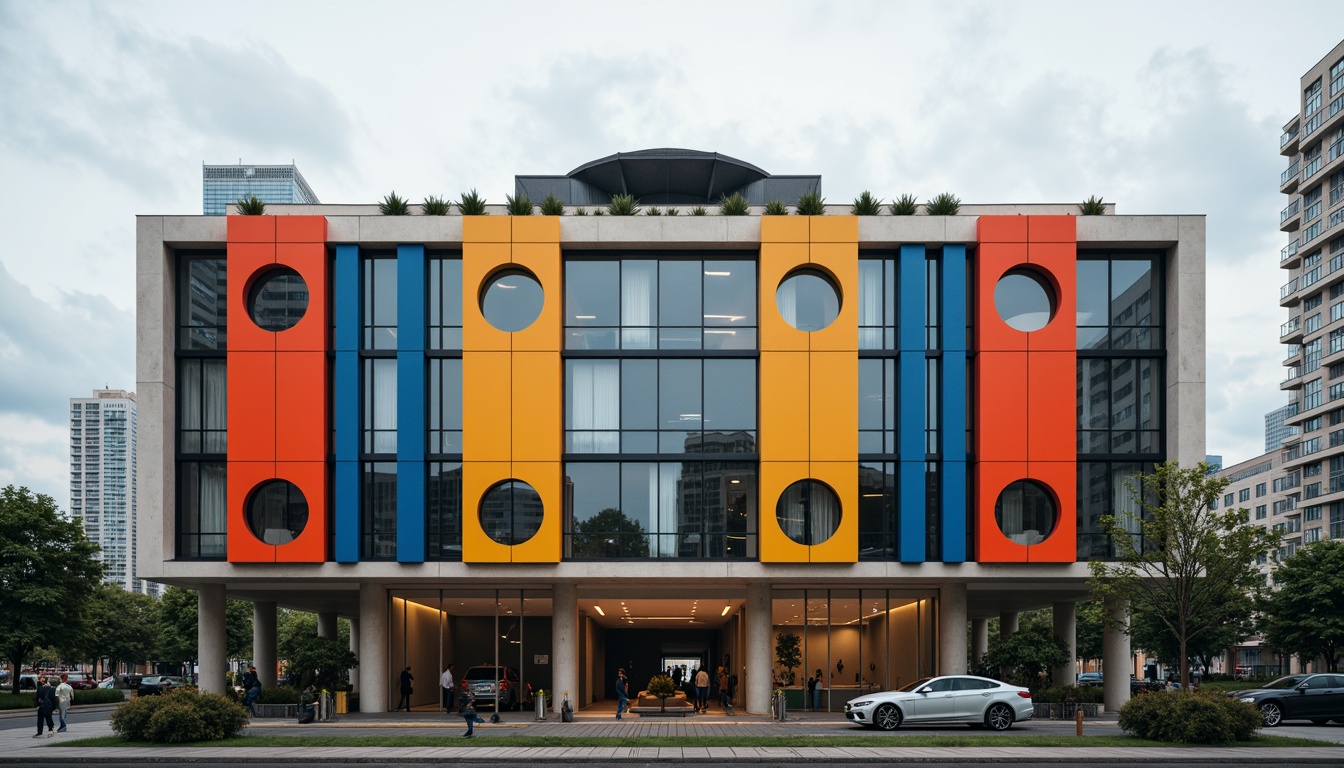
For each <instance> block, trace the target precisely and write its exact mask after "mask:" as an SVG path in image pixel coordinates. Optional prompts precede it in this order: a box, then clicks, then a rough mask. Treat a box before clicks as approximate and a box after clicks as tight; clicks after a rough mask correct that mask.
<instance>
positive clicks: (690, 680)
mask: <svg viewBox="0 0 1344 768" xmlns="http://www.w3.org/2000/svg"><path fill="white" fill-rule="evenodd" d="M698 670H699V668H698V667H691V669H690V671H688V672H687V673H686V679H685V681H686V700H687V701H689V702H690V703H691V706H693V707H695V711H696V712H699V711H700V704H699V701H700V697H699V696H697V695H696V693H695V673H696V672H697V671H698Z"/></svg>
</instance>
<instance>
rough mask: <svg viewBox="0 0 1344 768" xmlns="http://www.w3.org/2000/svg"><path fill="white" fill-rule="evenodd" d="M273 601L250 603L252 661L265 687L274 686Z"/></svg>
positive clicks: (274, 613) (274, 615)
mask: <svg viewBox="0 0 1344 768" xmlns="http://www.w3.org/2000/svg"><path fill="white" fill-rule="evenodd" d="M275 617H276V612H275V603H253V604H252V663H253V664H255V665H256V666H257V677H259V678H261V685H262V687H265V688H272V687H274V686H275V678H276V671H275V658H276V654H275Z"/></svg>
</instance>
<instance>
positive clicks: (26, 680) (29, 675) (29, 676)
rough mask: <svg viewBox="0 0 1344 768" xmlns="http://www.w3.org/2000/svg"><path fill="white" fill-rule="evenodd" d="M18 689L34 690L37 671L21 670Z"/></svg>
mask: <svg viewBox="0 0 1344 768" xmlns="http://www.w3.org/2000/svg"><path fill="white" fill-rule="evenodd" d="M19 690H20V691H35V690H37V673H36V672H22V673H20V674H19Z"/></svg>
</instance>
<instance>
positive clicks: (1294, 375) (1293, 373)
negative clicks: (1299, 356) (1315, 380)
mask: <svg viewBox="0 0 1344 768" xmlns="http://www.w3.org/2000/svg"><path fill="white" fill-rule="evenodd" d="M1301 385H1302V369H1301V368H1298V367H1297V366H1293V367H1292V368H1289V369H1288V378H1286V379H1284V380H1283V381H1280V382H1279V389H1295V388H1297V387H1299V386H1301Z"/></svg>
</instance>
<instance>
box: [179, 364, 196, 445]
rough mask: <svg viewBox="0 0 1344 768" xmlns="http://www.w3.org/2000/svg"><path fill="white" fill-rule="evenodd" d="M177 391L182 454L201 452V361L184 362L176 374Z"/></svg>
mask: <svg viewBox="0 0 1344 768" xmlns="http://www.w3.org/2000/svg"><path fill="white" fill-rule="evenodd" d="M177 391H178V392H181V393H182V397H181V402H182V422H181V424H179V428H178V432H179V434H180V440H181V443H182V444H181V445H180V446H178V450H180V451H182V452H183V453H199V452H200V450H201V433H200V429H201V398H200V392H201V361H198V360H186V361H184V362H183V364H182V366H181V371H180V372H179V374H178V382H177Z"/></svg>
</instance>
